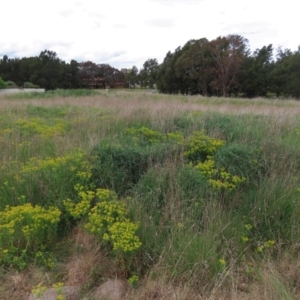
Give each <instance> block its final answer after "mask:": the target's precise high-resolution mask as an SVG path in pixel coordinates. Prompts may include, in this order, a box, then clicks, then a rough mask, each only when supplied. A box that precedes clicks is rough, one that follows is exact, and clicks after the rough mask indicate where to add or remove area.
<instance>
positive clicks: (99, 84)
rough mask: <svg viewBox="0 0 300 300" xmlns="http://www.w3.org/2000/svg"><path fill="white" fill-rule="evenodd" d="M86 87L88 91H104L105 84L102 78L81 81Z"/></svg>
mask: <svg viewBox="0 0 300 300" xmlns="http://www.w3.org/2000/svg"><path fill="white" fill-rule="evenodd" d="M82 81H83V82H84V84H85V85H86V87H88V88H90V89H105V87H106V82H105V79H104V78H100V77H98V78H89V79H83V80H82Z"/></svg>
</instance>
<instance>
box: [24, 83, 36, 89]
mask: <svg viewBox="0 0 300 300" xmlns="http://www.w3.org/2000/svg"><path fill="white" fill-rule="evenodd" d="M24 88H25V89H38V88H39V86H38V85H36V84H33V83H31V82H24Z"/></svg>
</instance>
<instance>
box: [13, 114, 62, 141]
mask: <svg viewBox="0 0 300 300" xmlns="http://www.w3.org/2000/svg"><path fill="white" fill-rule="evenodd" d="M15 124H16V125H17V126H18V127H19V128H20V129H22V130H24V131H25V132H26V133H28V134H32V133H33V134H34V133H36V134H39V135H41V136H42V137H46V138H49V137H52V136H55V135H63V134H64V133H65V131H66V124H65V123H63V122H62V120H60V119H55V120H54V124H53V125H51V124H50V125H48V124H46V122H45V120H43V119H41V118H30V119H28V120H25V119H20V120H17V121H16V122H15Z"/></svg>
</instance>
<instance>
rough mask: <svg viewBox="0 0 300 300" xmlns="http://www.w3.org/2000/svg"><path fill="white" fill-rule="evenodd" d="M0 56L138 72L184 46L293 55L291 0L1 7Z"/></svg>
mask: <svg viewBox="0 0 300 300" xmlns="http://www.w3.org/2000/svg"><path fill="white" fill-rule="evenodd" d="M1 13H2V14H1V18H0V26H1V28H2V29H3V30H2V32H1V34H2V36H1V40H0V56H1V55H4V54H9V55H10V56H11V57H24V56H34V55H39V53H40V52H41V51H43V50H45V49H49V50H52V51H55V52H56V53H57V54H58V57H60V58H61V59H63V60H66V61H69V60H71V59H76V60H78V61H83V60H91V61H94V62H96V63H109V64H111V65H112V66H114V67H118V68H122V67H131V66H132V65H136V66H137V67H141V66H142V65H143V63H144V61H146V60H147V59H148V58H157V59H158V61H159V62H162V60H163V58H164V57H165V55H166V53H167V52H168V51H169V50H170V51H174V50H175V49H176V48H177V47H178V46H183V45H184V44H185V43H186V42H187V41H188V40H190V39H199V38H202V37H206V38H208V39H209V40H211V39H214V38H216V37H217V36H220V35H227V34H241V35H243V36H244V37H245V38H247V39H248V40H249V43H250V46H251V49H252V50H255V49H256V48H261V47H263V46H264V45H268V44H270V43H272V44H273V45H274V47H277V46H278V45H282V46H283V47H284V48H290V49H292V50H296V49H297V46H298V43H300V41H299V40H297V33H296V32H295V30H296V29H297V28H298V27H299V26H298V21H297V19H298V10H297V5H296V2H295V1H294V0H285V2H284V3H283V4H282V3H279V2H278V4H276V3H275V2H273V3H270V2H269V1H261V0H252V1H251V2H245V1H240V0H239V1H238V0H227V1H223V0H127V1H121V0H110V1H96V0H85V1H80V0H79V1H77V2H75V3H74V2H73V1H71V0H52V1H51V2H48V3H46V4H45V3H41V1H37V0H27V1H23V0H15V1H10V2H9V1H5V2H4V3H2V4H1Z"/></svg>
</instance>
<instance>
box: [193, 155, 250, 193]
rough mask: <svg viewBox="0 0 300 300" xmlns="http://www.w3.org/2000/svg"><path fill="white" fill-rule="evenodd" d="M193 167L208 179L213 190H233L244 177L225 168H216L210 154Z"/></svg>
mask: <svg viewBox="0 0 300 300" xmlns="http://www.w3.org/2000/svg"><path fill="white" fill-rule="evenodd" d="M195 168H196V169H197V170H199V171H200V172H201V174H202V175H203V176H205V177H206V178H207V179H208V183H209V184H210V186H211V187H212V188H213V189H215V190H221V189H224V190H229V191H232V190H234V189H235V188H236V187H237V186H238V185H239V184H241V183H242V182H244V181H245V180H246V178H244V177H239V176H236V175H231V174H230V173H228V172H227V171H226V170H225V168H220V169H216V168H215V161H214V159H213V157H212V156H208V157H207V160H205V161H204V162H203V163H198V164H197V165H196V166H195Z"/></svg>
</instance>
